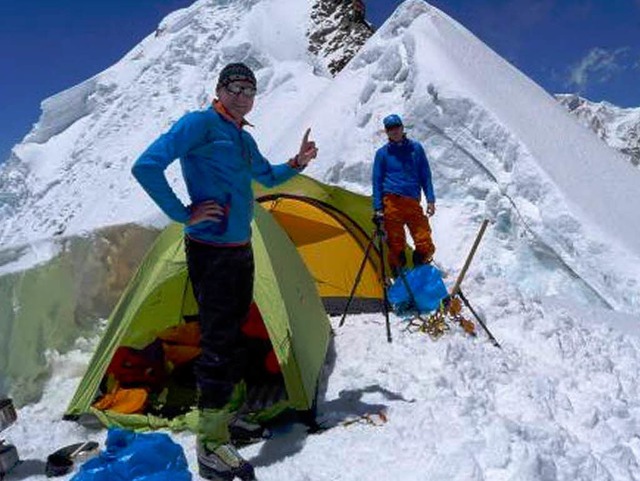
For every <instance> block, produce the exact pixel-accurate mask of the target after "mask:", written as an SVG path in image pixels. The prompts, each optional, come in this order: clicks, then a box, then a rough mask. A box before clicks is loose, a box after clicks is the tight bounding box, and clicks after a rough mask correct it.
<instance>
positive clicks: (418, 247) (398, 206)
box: [383, 194, 436, 269]
mask: <svg viewBox="0 0 640 481" xmlns="http://www.w3.org/2000/svg"><path fill="white" fill-rule="evenodd" d="M383 203H384V230H385V232H386V234H387V245H388V246H389V255H388V260H389V266H390V267H391V268H392V269H397V268H398V267H402V266H403V265H404V264H405V262H406V259H405V257H404V249H405V247H406V243H407V240H406V237H405V233H404V226H405V225H406V226H407V227H409V232H410V233H411V237H412V238H413V243H414V244H415V253H414V263H416V261H417V262H418V263H422V262H431V259H433V254H434V252H435V251H436V246H435V245H433V241H432V240H431V226H430V225H429V219H428V218H427V216H426V215H425V214H424V212H423V211H422V207H421V206H420V202H419V201H418V200H416V199H412V198H411V197H405V196H402V195H397V194H385V196H384V198H383Z"/></svg>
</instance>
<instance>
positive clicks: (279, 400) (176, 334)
mask: <svg viewBox="0 0 640 481" xmlns="http://www.w3.org/2000/svg"><path fill="white" fill-rule="evenodd" d="M255 190H256V198H257V204H256V208H255V216H254V222H253V225H252V231H253V237H252V245H253V250H254V257H255V265H256V275H255V281H254V304H253V305H252V308H251V314H250V316H249V319H248V321H247V323H246V324H245V325H244V326H243V333H244V334H245V335H246V337H247V342H248V346H250V349H249V351H250V352H251V355H250V356H249V357H250V362H251V363H252V364H251V366H252V367H251V369H249V372H251V373H252V375H251V377H250V378H248V379H246V393H245V394H246V398H247V405H248V406H249V407H250V408H251V412H252V414H253V415H254V419H255V420H257V421H260V420H266V419H269V418H272V417H274V416H275V415H277V414H278V413H280V412H282V411H283V410H285V409H289V408H291V409H295V410H298V411H310V410H312V409H313V408H314V405H315V401H316V396H317V388H318V382H319V380H320V377H321V373H322V368H323V365H324V362H325V357H326V353H327V349H328V345H329V337H330V324H329V321H328V318H327V314H330V315H333V314H340V313H342V311H343V310H344V307H345V305H346V302H347V299H348V297H349V294H350V292H351V289H352V287H353V284H354V281H355V278H356V274H357V272H358V269H359V267H360V266H361V264H362V263H363V259H364V253H365V250H366V248H367V245H368V243H369V237H368V234H367V233H366V232H367V230H366V229H369V228H371V229H373V226H372V224H371V221H370V214H371V201H370V199H369V198H367V197H365V196H360V195H357V194H354V193H351V192H348V191H346V190H344V189H340V188H338V187H330V186H326V185H324V184H321V183H319V182H317V181H314V180H312V179H309V178H307V177H304V176H297V177H295V178H294V179H292V180H291V181H289V182H287V183H286V184H283V185H282V186H280V187H279V188H276V189H269V190H265V189H260V188H259V187H257V186H256V189H255ZM380 270H381V263H380V256H379V254H378V253H377V251H376V250H375V249H372V250H371V253H370V256H369V258H368V260H367V261H366V262H365V263H364V264H363V271H362V278H361V281H360V283H359V284H358V288H357V290H356V291H355V294H354V302H353V303H352V304H351V309H350V312H373V311H379V310H380V309H381V299H382V287H381V282H380V279H381V276H380ZM197 310H198V309H197V304H196V302H195V299H194V297H193V293H192V289H191V285H190V283H189V279H188V276H187V268H186V261H185V255H184V241H183V233H182V226H180V225H177V224H172V225H170V226H169V227H167V228H166V229H165V230H164V231H163V232H162V234H161V235H160V236H159V237H158V239H157V240H156V242H155V244H154V245H153V246H152V248H151V249H150V251H149V252H148V253H147V255H146V257H145V259H144V260H143V261H142V263H141V265H140V267H139V270H138V272H137V273H136V274H135V276H134V278H133V279H132V280H131V282H130V283H129V285H128V287H127V288H126V290H125V292H124V293H123V295H122V297H121V299H120V301H119V302H118V304H117V306H116V307H115V309H114V311H113V312H112V314H111V316H110V318H109V322H108V325H107V328H106V331H105V333H104V335H103V337H102V340H101V342H100V343H99V345H98V347H97V349H96V352H95V353H94V356H93V358H92V360H91V362H90V364H89V367H88V369H87V372H86V373H85V375H84V378H83V379H82V381H81V383H80V385H79V387H78V389H77V391H76V393H75V396H74V397H73V399H72V401H71V403H70V405H69V407H68V408H67V412H66V415H65V418H66V419H80V418H81V417H82V416H83V415H86V414H90V415H92V416H95V417H97V418H98V419H99V420H100V421H101V422H102V424H104V425H106V426H121V427H128V428H136V429H149V428H160V427H169V428H171V429H174V430H182V429H194V428H195V423H196V417H195V416H196V412H197V411H195V409H194V406H195V401H196V397H195V396H196V394H195V393H196V391H195V378H194V376H193V363H194V362H195V359H196V358H197V355H198V353H199V350H198V323H197V322H194V321H197V314H198V313H197Z"/></svg>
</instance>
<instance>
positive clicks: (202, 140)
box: [132, 107, 298, 245]
mask: <svg viewBox="0 0 640 481" xmlns="http://www.w3.org/2000/svg"><path fill="white" fill-rule="evenodd" d="M177 158H179V159H180V166H181V167H182V174H183V177H184V180H185V183H186V186H187V192H188V194H189V198H190V200H191V202H192V204H199V203H201V202H204V201H207V200H215V201H217V202H218V203H219V204H221V205H226V208H227V209H228V213H227V219H226V223H227V225H226V229H225V230H224V232H219V231H220V225H219V224H218V223H216V222H213V221H204V222H201V223H199V224H195V225H192V226H185V229H184V230H185V233H186V234H187V235H188V236H189V237H190V238H192V239H194V240H197V241H201V242H207V243H212V244H218V245H241V244H246V243H247V242H249V240H250V238H251V220H252V219H253V202H254V199H253V190H252V188H251V181H252V179H255V180H256V181H258V182H259V183H261V184H262V185H264V186H265V187H273V186H275V185H278V184H280V183H282V182H285V181H286V180H288V179H290V178H291V177H293V176H294V175H296V174H297V173H298V170H296V169H294V168H292V167H290V166H289V165H288V164H280V165H271V164H270V163H269V161H267V159H265V158H264V157H263V156H262V154H261V153H260V151H259V150H258V146H257V145H256V142H255V140H254V139H253V137H252V136H251V134H249V133H248V132H246V131H245V130H243V129H242V128H240V127H238V125H236V124H235V123H233V122H232V121H231V120H229V119H227V118H225V116H224V115H222V114H221V113H220V112H218V111H217V110H216V109H215V108H213V107H211V108H209V109H207V110H203V111H198V112H192V113H189V114H186V115H185V116H184V117H182V118H181V119H180V120H178V122H176V123H175V124H174V125H173V127H172V128H171V129H170V130H169V131H168V132H167V133H165V134H163V135H161V136H160V137H159V138H158V139H157V140H156V141H155V142H153V143H152V144H151V145H150V146H149V148H147V150H146V151H145V152H144V153H143V154H142V155H141V156H140V157H139V158H138V160H136V162H135V164H134V165H133V168H132V173H133V175H134V177H135V178H136V179H137V180H138V182H139V183H140V184H141V185H142V187H143V188H144V190H145V191H146V192H147V193H148V194H149V195H150V196H151V198H152V199H153V200H154V201H155V202H156V204H158V206H159V207H160V208H161V209H162V211H163V212H164V213H165V214H167V216H169V217H170V218H171V219H173V220H174V221H176V222H180V223H183V224H186V223H187V221H188V220H189V216H190V211H189V208H188V207H186V206H185V205H184V204H183V203H182V202H181V201H180V199H179V198H178V197H177V196H176V194H175V193H174V192H173V190H172V189H171V187H170V186H169V183H168V182H167V179H166V177H165V174H164V171H165V169H166V168H167V167H168V166H169V165H170V164H171V163H172V162H173V161H174V160H175V159H177Z"/></svg>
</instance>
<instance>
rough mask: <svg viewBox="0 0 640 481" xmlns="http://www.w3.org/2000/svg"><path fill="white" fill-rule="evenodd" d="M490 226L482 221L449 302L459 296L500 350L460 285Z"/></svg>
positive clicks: (486, 221)
mask: <svg viewBox="0 0 640 481" xmlns="http://www.w3.org/2000/svg"><path fill="white" fill-rule="evenodd" d="M488 225H489V220H488V219H485V220H484V221H482V225H481V226H480V231H479V232H478V235H477V236H476V240H475V241H474V243H473V246H472V247H471V250H470V251H469V255H468V256H467V260H466V261H465V263H464V266H463V267H462V270H461V271H460V274H459V275H458V278H457V279H456V283H455V284H454V285H453V288H452V289H451V292H450V293H449V299H448V301H449V302H451V300H452V299H455V297H456V296H458V297H459V298H460V300H462V302H463V303H464V305H465V306H467V307H468V308H469V310H470V311H471V314H473V317H475V318H476V321H478V324H480V326H482V329H484V332H486V333H487V336H489V339H490V340H491V342H492V343H493V345H494V346H496V347H498V348H501V346H500V343H499V342H498V341H497V340H496V338H495V337H494V336H493V334H491V331H489V328H488V327H487V325H486V324H485V323H484V321H483V320H482V318H480V316H479V315H478V313H477V312H476V311H475V309H473V307H471V304H470V303H469V300H468V299H467V297H466V296H465V295H464V293H463V292H462V289H461V287H460V285H461V284H462V281H463V280H464V278H465V276H466V275H467V271H468V270H469V266H470V265H471V261H472V260H473V257H474V256H475V255H476V251H477V250H478V246H479V245H480V241H481V240H482V237H483V236H484V232H485V231H486V230H487V226H488Z"/></svg>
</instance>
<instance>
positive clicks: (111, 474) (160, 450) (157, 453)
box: [71, 429, 191, 481]
mask: <svg viewBox="0 0 640 481" xmlns="http://www.w3.org/2000/svg"><path fill="white" fill-rule="evenodd" d="M71 481H191V473H190V472H189V468H188V466H187V460H186V458H185V456H184V452H183V450H182V447H181V446H180V445H178V444H176V443H174V442H173V441H172V440H171V438H170V437H169V436H168V435H166V434H164V433H149V434H142V433H134V432H133V431H126V430H124V429H110V430H109V433H108V434H107V443H106V450H105V451H103V452H102V453H101V454H100V456H99V457H97V458H93V459H90V460H89V461H87V462H86V463H84V464H83V465H82V467H81V468H80V471H79V472H78V474H76V475H75V476H74V477H73V478H72V479H71Z"/></svg>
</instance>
